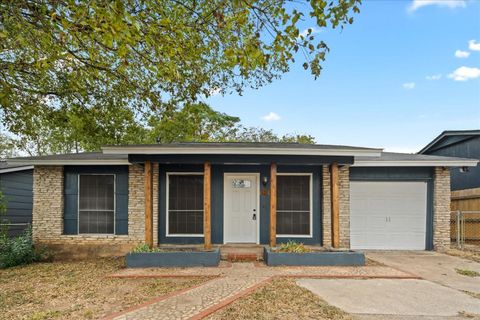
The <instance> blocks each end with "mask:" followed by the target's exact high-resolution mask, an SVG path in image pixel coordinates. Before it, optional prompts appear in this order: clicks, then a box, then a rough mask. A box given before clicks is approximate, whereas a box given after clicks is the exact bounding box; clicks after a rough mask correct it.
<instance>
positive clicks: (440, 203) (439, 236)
mask: <svg viewBox="0 0 480 320" xmlns="http://www.w3.org/2000/svg"><path fill="white" fill-rule="evenodd" d="M449 246H450V170H449V169H445V168H442V167H436V168H435V175H434V182H433V248H434V250H439V251H442V250H445V249H448V247H449Z"/></svg>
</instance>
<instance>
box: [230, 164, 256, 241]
mask: <svg viewBox="0 0 480 320" xmlns="http://www.w3.org/2000/svg"><path fill="white" fill-rule="evenodd" d="M258 180H259V179H258V174H237V173H235V174H233V173H225V177H224V188H223V195H224V200H223V201H224V204H223V222H224V228H223V239H224V241H223V242H224V243H232V242H233V243H258V226H259V218H260V215H259V213H260V212H259V210H258V187H259V186H258Z"/></svg>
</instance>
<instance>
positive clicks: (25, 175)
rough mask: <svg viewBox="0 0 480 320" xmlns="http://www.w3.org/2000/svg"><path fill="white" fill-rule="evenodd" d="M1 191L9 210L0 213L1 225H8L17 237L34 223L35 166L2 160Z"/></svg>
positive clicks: (0, 171)
mask: <svg viewBox="0 0 480 320" xmlns="http://www.w3.org/2000/svg"><path fill="white" fill-rule="evenodd" d="M0 192H1V193H2V195H3V199H4V201H5V203H6V205H7V211H6V212H5V213H3V214H1V215H0V226H5V225H6V226H8V233H9V235H10V236H12V237H15V236H18V235H20V234H22V233H23V232H24V230H25V229H26V228H28V227H29V226H30V225H31V223H32V204H33V166H18V165H9V164H7V162H5V161H0Z"/></svg>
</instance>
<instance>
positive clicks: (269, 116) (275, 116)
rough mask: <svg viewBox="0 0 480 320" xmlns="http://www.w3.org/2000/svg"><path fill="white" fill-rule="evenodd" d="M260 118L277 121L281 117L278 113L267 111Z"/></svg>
mask: <svg viewBox="0 0 480 320" xmlns="http://www.w3.org/2000/svg"><path fill="white" fill-rule="evenodd" d="M262 119H263V120H265V121H268V122H270V121H278V120H280V119H281V118H280V116H279V115H278V114H276V113H275V112H269V113H268V114H266V115H264V116H263V117H262Z"/></svg>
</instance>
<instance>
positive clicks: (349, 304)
mask: <svg viewBox="0 0 480 320" xmlns="http://www.w3.org/2000/svg"><path fill="white" fill-rule="evenodd" d="M297 283H298V284H299V285H300V286H302V287H304V288H306V289H308V290H310V291H312V292H313V293H315V294H317V295H318V296H320V297H321V298H322V299H323V300H325V301H327V302H328V303H329V304H331V305H334V306H336V307H338V308H340V309H342V310H344V311H346V312H348V313H350V314H352V315H354V317H355V316H363V317H366V318H372V319H375V316H376V315H378V316H380V317H385V318H386V319H387V318H388V319H392V318H394V317H401V319H402V318H406V317H414V318H415V319H417V318H420V317H435V318H439V317H455V316H458V315H459V314H460V313H462V312H466V313H468V314H480V299H476V298H473V297H471V296H469V295H467V294H465V293H462V292H460V291H457V290H454V289H451V288H447V287H444V286H441V285H438V284H435V283H432V282H430V281H425V280H412V279H408V280H407V279H405V280H392V279H370V280H353V279H300V280H298V281H297Z"/></svg>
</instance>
